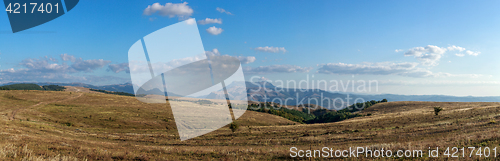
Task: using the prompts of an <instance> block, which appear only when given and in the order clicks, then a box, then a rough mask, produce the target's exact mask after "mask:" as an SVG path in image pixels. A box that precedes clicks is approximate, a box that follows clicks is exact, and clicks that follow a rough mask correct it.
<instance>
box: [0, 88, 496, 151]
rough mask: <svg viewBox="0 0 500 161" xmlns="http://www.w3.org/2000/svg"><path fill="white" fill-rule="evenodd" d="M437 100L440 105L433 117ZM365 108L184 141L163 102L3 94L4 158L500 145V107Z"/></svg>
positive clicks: (254, 122) (0, 147)
mask: <svg viewBox="0 0 500 161" xmlns="http://www.w3.org/2000/svg"><path fill="white" fill-rule="evenodd" d="M80 94H81V96H79V97H76V96H78V95H80ZM75 95H76V96H75ZM69 98H71V99H69ZM40 102H42V104H40V105H38V106H33V105H36V104H39V103H40ZM43 102H50V103H45V104H44V103H43ZM434 106H440V107H442V108H443V109H444V110H443V111H441V112H440V114H439V115H438V116H435V115H434V112H433V107H434ZM18 109H19V110H18ZM14 110H18V111H17V114H16V116H15V120H11V119H10V118H11V115H12V112H13V111H14ZM368 113H371V114H372V115H371V116H364V117H358V118H354V119H349V120H345V121H342V122H336V123H327V124H312V125H306V124H297V125H291V124H293V122H291V121H288V120H286V119H283V118H280V117H278V116H274V115H269V114H265V113H257V112H253V111H247V112H246V113H245V114H244V115H243V116H242V117H241V118H240V119H238V120H237V121H238V123H240V124H241V126H240V129H239V130H238V131H236V132H234V133H233V132H231V130H230V129H229V128H227V127H224V128H221V129H219V130H216V131H214V132H211V133H208V134H205V135H203V136H200V137H197V138H193V139H190V140H187V141H179V139H178V138H179V137H178V134H177V132H176V128H175V122H174V120H173V116H172V114H171V112H170V108H169V107H168V106H165V105H163V104H146V103H142V102H140V101H137V100H136V99H135V98H134V97H127V96H117V95H108V94H98V93H83V92H72V94H70V92H69V91H68V92H48V91H0V160H181V159H197V160H279V159H283V160H290V159H292V158H290V157H289V156H290V151H289V149H290V148H291V147H297V148H299V149H310V148H313V149H321V148H322V147H325V146H326V147H334V148H336V149H343V148H348V147H351V146H367V147H370V148H374V149H375V148H382V147H384V148H390V149H393V150H398V149H422V150H424V151H425V150H427V148H428V147H436V146H439V147H448V146H449V147H451V146H457V147H463V146H465V147H467V146H483V147H484V146H489V147H498V146H499V143H500V141H499V137H500V136H499V135H498V133H499V132H500V129H499V127H500V125H499V124H498V123H496V122H499V121H500V120H499V119H500V117H499V116H500V103H441V102H389V103H380V104H377V105H375V106H372V107H370V108H368V109H367V110H364V111H362V112H360V114H363V115H366V114H368ZM492 120H493V121H494V122H495V123H491V122H492ZM498 157H500V156H498ZM316 159H320V158H316ZM347 159H352V160H355V159H363V158H347ZM403 159H404V158H403ZM406 159H410V158H406ZM438 159H446V158H438ZM465 159H468V158H465ZM472 159H480V158H472ZM483 159H484V158H483ZM490 159H492V160H494V159H493V158H490Z"/></svg>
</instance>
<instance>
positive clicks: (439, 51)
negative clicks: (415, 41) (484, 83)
mask: <svg viewBox="0 0 500 161" xmlns="http://www.w3.org/2000/svg"><path fill="white" fill-rule="evenodd" d="M451 51H458V52H459V53H456V54H455V55H456V56H459V57H463V56H465V54H463V53H460V52H462V51H465V53H467V54H468V55H472V56H477V55H479V54H480V53H481V52H474V51H470V50H466V49H465V48H463V47H460V46H455V45H452V46H449V47H446V48H444V47H438V46H434V45H427V46H425V47H415V48H412V49H410V50H408V51H407V52H405V53H404V55H405V56H413V57H415V58H416V59H417V60H418V61H420V62H421V63H422V65H425V66H436V65H438V64H439V63H438V62H439V60H440V59H441V58H442V56H443V55H444V54H445V53H446V52H451Z"/></svg>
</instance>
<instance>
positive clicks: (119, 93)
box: [89, 88, 135, 96]
mask: <svg viewBox="0 0 500 161" xmlns="http://www.w3.org/2000/svg"><path fill="white" fill-rule="evenodd" d="M89 90H91V91H95V92H101V93H106V94H115V95H121V96H135V95H134V94H130V93H126V92H112V91H106V90H102V89H92V88H90V89H89Z"/></svg>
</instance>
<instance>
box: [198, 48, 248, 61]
mask: <svg viewBox="0 0 500 161" xmlns="http://www.w3.org/2000/svg"><path fill="white" fill-rule="evenodd" d="M205 54H207V55H208V56H220V55H221V54H220V52H219V50H218V49H217V48H215V49H212V51H205ZM225 56H229V55H225ZM236 58H238V59H239V60H240V62H241V63H242V64H249V63H253V62H255V60H256V58H255V57H253V56H236Z"/></svg>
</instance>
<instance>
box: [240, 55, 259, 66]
mask: <svg viewBox="0 0 500 161" xmlns="http://www.w3.org/2000/svg"><path fill="white" fill-rule="evenodd" d="M236 58H238V59H239V60H240V62H241V63H242V64H249V63H253V62H254V61H255V60H256V59H255V57H253V56H237V57H236Z"/></svg>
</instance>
